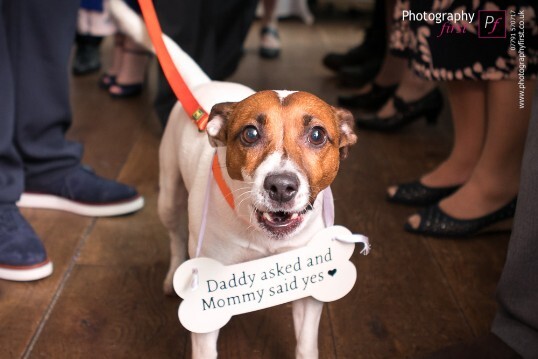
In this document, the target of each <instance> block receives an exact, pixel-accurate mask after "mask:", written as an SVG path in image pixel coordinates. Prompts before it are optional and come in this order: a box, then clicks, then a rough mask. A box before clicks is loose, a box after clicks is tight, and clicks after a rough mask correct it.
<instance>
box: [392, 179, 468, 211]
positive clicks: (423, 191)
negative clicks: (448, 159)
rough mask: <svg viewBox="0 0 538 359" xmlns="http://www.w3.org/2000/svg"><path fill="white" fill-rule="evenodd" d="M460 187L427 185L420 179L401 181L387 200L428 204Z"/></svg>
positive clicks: (409, 203)
mask: <svg viewBox="0 0 538 359" xmlns="http://www.w3.org/2000/svg"><path fill="white" fill-rule="evenodd" d="M460 187H461V186H450V187H428V186H425V185H423V184H422V183H420V181H414V182H409V183H402V184H399V185H398V189H397V190H396V193H394V195H393V196H392V197H391V196H388V195H387V201H389V202H393V203H401V204H407V205H410V206H429V205H431V204H434V203H437V202H439V201H440V200H441V199H443V198H445V197H448V196H450V195H451V194H452V193H454V192H456V190H457V189H458V188H460Z"/></svg>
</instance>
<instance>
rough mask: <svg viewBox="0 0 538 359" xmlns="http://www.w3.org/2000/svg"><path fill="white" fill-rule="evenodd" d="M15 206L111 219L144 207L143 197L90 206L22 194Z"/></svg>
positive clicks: (88, 204) (53, 197)
mask: <svg viewBox="0 0 538 359" xmlns="http://www.w3.org/2000/svg"><path fill="white" fill-rule="evenodd" d="M17 206H19V207H24V208H42V209H55V210H59V211H66V212H71V213H75V214H79V215H81V216H88V217H111V216H121V215H123V214H128V213H133V212H136V211H138V210H139V209H141V208H142V207H144V197H142V196H138V197H136V198H134V199H133V200H131V201H126V202H116V203H107V204H90V203H83V202H75V201H71V200H68V199H65V198H63V197H59V196H54V195H48V194H35V193H23V194H22V196H21V199H20V200H19V201H18V202H17Z"/></svg>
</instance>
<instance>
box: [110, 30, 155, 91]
mask: <svg viewBox="0 0 538 359" xmlns="http://www.w3.org/2000/svg"><path fill="white" fill-rule="evenodd" d="M150 58H151V54H150V53H149V52H148V51H147V50H146V49H145V48H144V47H142V46H140V45H138V44H137V43H135V42H134V41H133V40H132V39H130V38H129V37H126V38H125V42H124V43H123V47H122V51H121V63H120V65H119V68H118V69H117V72H116V74H115V82H114V83H112V84H111V85H110V87H109V89H108V91H109V92H110V94H111V95H113V96H115V97H129V96H134V95H138V94H140V93H141V92H142V89H143V87H144V79H145V77H146V69H147V67H148V63H149V61H150Z"/></svg>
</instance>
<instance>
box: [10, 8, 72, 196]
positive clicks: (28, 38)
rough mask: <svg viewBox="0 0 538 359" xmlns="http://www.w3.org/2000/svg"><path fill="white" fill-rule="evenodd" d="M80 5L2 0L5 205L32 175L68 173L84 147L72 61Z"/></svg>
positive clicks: (56, 175) (35, 176)
mask: <svg viewBox="0 0 538 359" xmlns="http://www.w3.org/2000/svg"><path fill="white" fill-rule="evenodd" d="M78 6H79V3H78V2H77V1H73V0H50V1H43V0H22V1H21V0H0V203H10V202H11V203H12V202H15V201H16V200H18V198H19V196H20V194H21V193H22V191H23V189H24V181H25V179H28V178H38V177H41V176H49V178H51V179H55V178H58V177H60V176H63V175H64V174H65V173H66V172H67V171H68V170H70V169H72V168H73V167H74V166H76V165H77V164H78V163H79V161H80V157H81V153H82V147H81V146H80V145H79V144H76V143H72V142H67V141H66V140H65V137H64V135H65V132H66V131H67V129H68V128H69V125H70V123H71V109H70V104H69V84H68V72H67V71H68V60H69V53H70V49H71V46H72V44H73V37H74V34H75V23H76V15H77V9H78Z"/></svg>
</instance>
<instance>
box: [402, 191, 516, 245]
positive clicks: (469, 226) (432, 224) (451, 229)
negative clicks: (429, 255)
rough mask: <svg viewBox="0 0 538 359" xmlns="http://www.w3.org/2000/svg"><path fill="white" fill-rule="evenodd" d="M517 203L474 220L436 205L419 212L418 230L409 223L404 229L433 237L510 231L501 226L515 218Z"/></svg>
mask: <svg viewBox="0 0 538 359" xmlns="http://www.w3.org/2000/svg"><path fill="white" fill-rule="evenodd" d="M516 203H517V197H516V198H514V199H512V200H511V201H510V202H509V203H508V204H506V205H505V206H503V207H502V208H500V209H498V210H496V211H494V212H492V213H489V214H486V215H485V216H482V217H478V218H473V219H458V218H454V217H452V216H449V215H448V214H446V213H445V212H443V210H442V209H441V208H439V205H438V204H436V205H433V206H430V207H427V208H424V209H423V210H421V211H419V212H418V214H419V215H420V223H419V226H418V227H417V228H413V227H412V226H411V225H410V224H409V223H406V224H405V227H404V228H405V230H406V231H408V232H411V233H416V234H423V235H427V236H432V237H468V236H472V235H474V234H477V233H479V232H486V231H493V230H497V231H498V230H509V228H510V227H507V228H502V229H501V228H500V225H501V224H505V222H507V221H509V220H511V219H512V218H513V217H514V214H515V212H516Z"/></svg>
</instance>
